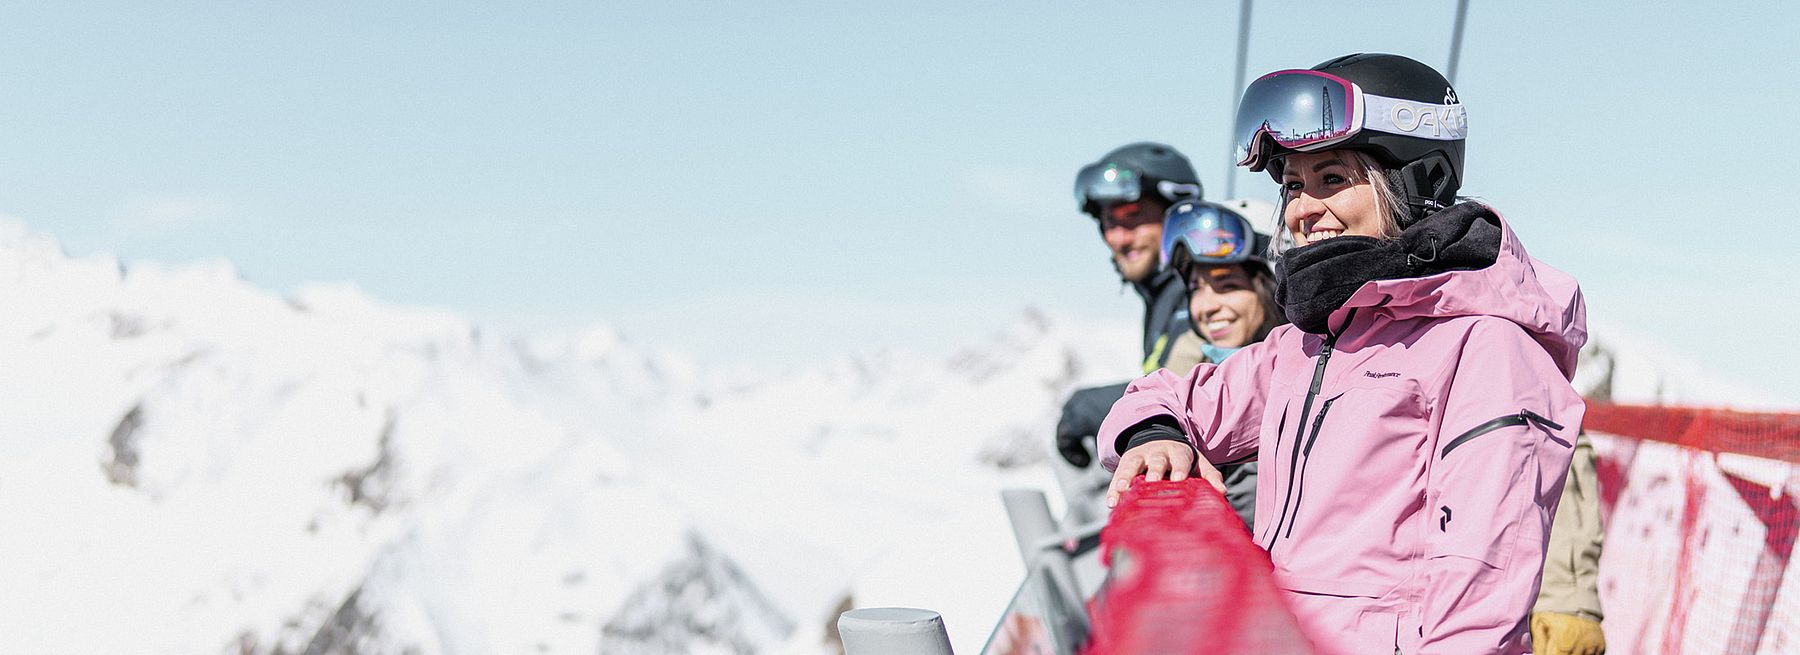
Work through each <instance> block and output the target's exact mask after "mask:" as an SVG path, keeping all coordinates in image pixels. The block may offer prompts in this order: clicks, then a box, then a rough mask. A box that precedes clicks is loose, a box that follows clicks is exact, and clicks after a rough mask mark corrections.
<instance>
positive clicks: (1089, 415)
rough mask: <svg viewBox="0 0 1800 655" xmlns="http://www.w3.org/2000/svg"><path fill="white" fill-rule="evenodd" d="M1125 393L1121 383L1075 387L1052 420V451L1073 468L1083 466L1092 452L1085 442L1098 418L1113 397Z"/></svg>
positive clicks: (1096, 426)
mask: <svg viewBox="0 0 1800 655" xmlns="http://www.w3.org/2000/svg"><path fill="white" fill-rule="evenodd" d="M1123 395H1125V385H1123V384H1115V385H1112V386H1110V387H1092V388H1088V389H1082V390H1079V391H1076V392H1075V393H1074V394H1073V395H1071V396H1069V401H1068V402H1066V403H1063V409H1062V420H1059V421H1057V422H1056V452H1058V453H1061V454H1062V458H1063V459H1064V460H1065V461H1067V462H1069V465H1070V466H1074V467H1075V468H1087V467H1088V465H1089V464H1092V463H1094V455H1093V452H1092V451H1089V450H1088V445H1087V442H1088V440H1089V439H1092V438H1094V435H1095V433H1098V432H1099V431H1100V422H1101V421H1103V420H1106V413H1107V412H1108V411H1110V410H1112V405H1113V402H1114V401H1117V400H1118V399H1119V397H1120V396H1123Z"/></svg>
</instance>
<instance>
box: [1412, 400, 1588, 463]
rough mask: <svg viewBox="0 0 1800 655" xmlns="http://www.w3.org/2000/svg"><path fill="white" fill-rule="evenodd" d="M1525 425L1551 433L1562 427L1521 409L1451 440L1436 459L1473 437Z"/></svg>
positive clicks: (1447, 454) (1448, 453)
mask: <svg viewBox="0 0 1800 655" xmlns="http://www.w3.org/2000/svg"><path fill="white" fill-rule="evenodd" d="M1527 423H1536V424H1538V425H1540V426H1543V427H1544V428H1547V429H1549V430H1551V431H1552V432H1554V431H1558V430H1561V429H1563V426H1561V425H1557V424H1556V422H1555V421H1551V420H1550V419H1547V418H1544V417H1542V416H1539V415H1538V413H1537V412H1533V411H1531V410H1529V409H1521V410H1519V413H1517V414H1507V415H1505V416H1501V417H1498V418H1495V419H1493V420H1490V421H1488V422H1486V423H1482V424H1481V425H1477V426H1475V427H1474V428H1472V429H1470V430H1469V431H1468V432H1464V433H1462V435H1461V436H1458V437H1457V438H1455V439H1451V440H1450V443H1449V444H1447V445H1445V446H1444V452H1442V453H1439V454H1438V459H1443V458H1445V457H1448V456H1449V455H1450V451H1452V450H1455V449H1456V447H1457V446H1461V445H1463V444H1464V443H1467V442H1469V441H1470V440H1472V439H1474V438H1475V437H1479V436H1481V435H1484V434H1487V433H1489V432H1493V431H1495V430H1498V429H1500V428H1506V427H1512V426H1515V425H1525V424H1527Z"/></svg>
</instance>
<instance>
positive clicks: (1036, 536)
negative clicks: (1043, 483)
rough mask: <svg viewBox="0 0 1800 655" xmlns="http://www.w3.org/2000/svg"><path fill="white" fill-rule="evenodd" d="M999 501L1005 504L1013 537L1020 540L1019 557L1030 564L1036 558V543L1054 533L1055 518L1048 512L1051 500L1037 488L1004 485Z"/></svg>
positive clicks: (1029, 565) (1052, 535) (1028, 565)
mask: <svg viewBox="0 0 1800 655" xmlns="http://www.w3.org/2000/svg"><path fill="white" fill-rule="evenodd" d="M1000 502H1001V503H1003V504H1004V505H1006V517H1007V518H1008V519H1011V520H1012V529H1013V539H1014V540H1016V541H1018V542H1019V559H1021V560H1024V561H1025V567H1026V568H1031V565H1032V562H1034V561H1036V560H1037V558H1038V545H1039V544H1040V543H1042V542H1043V541H1044V540H1045V539H1048V538H1050V537H1054V536H1056V519H1055V518H1052V517H1051V516H1050V502H1049V500H1048V499H1046V498H1044V492H1042V491H1038V490H1036V489H1003V490H1001V491H1000Z"/></svg>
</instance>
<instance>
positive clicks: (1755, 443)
mask: <svg viewBox="0 0 1800 655" xmlns="http://www.w3.org/2000/svg"><path fill="white" fill-rule="evenodd" d="M1584 427H1585V428H1586V430H1587V432H1588V435H1589V438H1590V440H1591V441H1593V443H1594V452H1595V459H1596V464H1597V467H1598V469H1599V474H1600V476H1599V477H1600V498H1601V510H1602V515H1603V516H1604V517H1605V525H1606V545H1605V548H1604V550H1603V552H1602V555H1601V561H1600V597H1601V604H1602V606H1603V608H1604V609H1605V611H1606V621H1605V622H1604V623H1603V624H1602V625H1603V626H1604V629H1605V631H1606V638H1607V644H1608V646H1609V650H1610V651H1611V652H1628V653H1665V654H1673V653H1728V654H1754V653H1793V652H1800V573H1796V572H1797V571H1800V567H1794V566H1791V564H1792V560H1793V554H1794V546H1795V542H1796V540H1797V539H1800V503H1796V502H1795V498H1796V497H1795V494H1796V493H1800V467H1796V466H1795V465H1796V464H1800V414H1791V413H1787V414H1778V413H1761V414H1759V413H1748V412H1736V411H1729V410H1720V409H1701V408H1692V407H1664V406H1641V405H1613V404H1608V403H1598V402H1590V403H1589V404H1588V414H1587V418H1586V420H1585V421H1584Z"/></svg>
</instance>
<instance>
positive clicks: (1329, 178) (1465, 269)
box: [1099, 55, 1587, 655]
mask: <svg viewBox="0 0 1800 655" xmlns="http://www.w3.org/2000/svg"><path fill="white" fill-rule="evenodd" d="M1466 130H1467V122H1466V118H1465V115H1464V112H1463V107H1462V105H1461V103H1460V102H1459V101H1458V100H1457V99H1456V94H1455V92H1454V91H1453V90H1452V89H1451V88H1450V85H1449V83H1448V82H1447V81H1445V80H1444V78H1443V76H1442V75H1440V74H1438V73H1437V72H1436V71H1434V70H1432V69H1431V68H1430V67H1428V66H1425V65H1424V64H1421V63H1419V62H1416V61H1413V60H1411V59H1407V58H1405V57H1399V56H1395V55H1350V56H1346V57H1340V58H1337V59H1333V60H1331V61H1328V62H1325V63H1323V64H1320V65H1319V66H1317V67H1315V68H1313V69H1311V70H1306V71H1299V70H1290V71H1278V72H1275V73H1271V74H1269V75H1266V76H1263V77H1262V78H1260V79H1258V80H1257V81H1256V82H1255V83H1253V84H1251V85H1250V86H1249V87H1247V88H1246V90H1245V92H1244V97H1243V100H1242V102H1241V103H1240V105H1239V109H1238V131H1239V133H1240V135H1241V137H1240V138H1241V142H1240V146H1239V147H1240V150H1239V154H1240V155H1242V160H1241V161H1240V162H1239V163H1240V165H1244V166H1248V167H1249V168H1250V169H1251V170H1265V169H1266V170H1268V171H1269V172H1270V173H1271V175H1272V176H1273V177H1274V178H1275V179H1276V180H1277V181H1279V182H1280V183H1281V185H1282V210H1281V211H1282V218H1283V221H1284V223H1285V226H1286V229H1287V231H1288V233H1289V236H1290V237H1291V238H1292V240H1293V244H1294V245H1293V247H1292V248H1290V249H1288V250H1287V251H1286V252H1285V253H1283V254H1282V256H1281V258H1280V260H1279V262H1278V264H1277V266H1278V268H1279V271H1280V278H1281V284H1280V289H1279V292H1278V294H1277V295H1278V299H1279V301H1280V302H1281V304H1282V306H1283V309H1284V310H1285V312H1286V314H1287V317H1288V319H1289V320H1291V321H1293V324H1291V325H1286V326H1282V327H1280V328H1277V329H1275V330H1274V331H1273V332H1271V333H1270V334H1269V335H1268V338H1267V339H1266V340H1264V341H1263V342H1261V343H1257V344H1255V345H1251V346H1249V347H1247V348H1245V349H1243V350H1242V351H1239V352H1238V353H1237V354H1236V355H1233V356H1232V357H1231V358H1230V359H1229V360H1228V361H1226V362H1225V363H1224V364H1223V365H1220V366H1213V365H1207V364H1202V365H1200V366H1199V367H1197V368H1195V369H1194V370H1193V372H1192V373H1190V374H1188V375H1187V376H1185V377H1182V376H1179V375H1177V374H1175V373H1171V372H1169V371H1158V372H1156V373H1154V374H1151V375H1150V376H1147V377H1144V378H1141V379H1139V380H1137V381H1136V382H1134V383H1132V385H1131V387H1130V388H1129V389H1128V390H1127V392H1126V394H1125V396H1124V397H1123V398H1121V399H1120V400H1119V401H1118V403H1117V404H1115V405H1114V406H1113V409H1112V412H1111V414H1109V415H1108V416H1107V418H1106V421H1105V423H1104V424H1103V426H1102V429H1101V432H1100V439H1099V443H1100V445H1101V449H1102V451H1103V452H1102V457H1103V459H1102V462H1103V463H1104V464H1105V465H1106V466H1107V467H1108V468H1112V469H1114V471H1115V473H1114V478H1113V487H1112V494H1114V495H1115V497H1116V494H1117V493H1118V492H1119V491H1122V490H1124V489H1125V488H1126V487H1127V485H1129V484H1130V482H1131V480H1132V479H1133V478H1135V477H1136V476H1138V475H1140V474H1143V475H1145V476H1146V477H1147V478H1148V479H1151V480H1156V479H1162V478H1164V477H1169V478H1173V479H1180V478H1183V477H1185V476H1186V475H1187V474H1188V472H1189V471H1190V470H1192V469H1193V468H1194V467H1195V465H1196V463H1197V462H1196V458H1195V454H1196V453H1197V454H1198V455H1199V456H1200V457H1202V458H1204V460H1205V461H1206V462H1212V463H1227V462H1238V461H1244V460H1249V459H1256V460H1258V461H1259V462H1260V464H1261V476H1260V478H1259V480H1258V487H1257V505H1256V521H1255V525H1256V528H1255V533H1254V538H1255V539H1256V541H1257V543H1258V544H1259V545H1261V546H1262V547H1264V548H1266V549H1267V550H1268V551H1269V555H1270V558H1271V560H1272V561H1273V563H1274V567H1275V573H1276V579H1277V581H1278V582H1279V583H1280V584H1281V586H1282V587H1284V588H1285V590H1286V592H1287V594H1286V596H1287V598H1288V600H1289V601H1290V604H1291V606H1292V607H1293V609H1294V612H1295V614H1296V615H1297V616H1298V617H1299V618H1300V620H1301V624H1302V625H1303V626H1305V628H1306V629H1307V631H1308V635H1309V636H1310V637H1311V638H1312V639H1313V640H1314V642H1315V643H1316V645H1317V646H1318V647H1319V648H1320V649H1321V650H1322V652H1328V653H1362V654H1367V653H1381V654H1385V653H1389V652H1402V653H1450V654H1455V655H1468V654H1474V653H1528V652H1530V650H1531V649H1530V641H1529V640H1530V637H1529V634H1528V632H1527V629H1526V625H1527V623H1526V621H1527V616H1528V615H1529V614H1530V612H1531V607H1532V602H1533V601H1534V600H1535V599H1536V596H1537V590H1538V580H1539V571H1540V569H1541V567H1542V565H1543V559H1544V550H1545V543H1546V540H1547V539H1548V534H1549V530H1550V520H1551V517H1552V516H1553V515H1554V514H1555V509H1556V508H1555V506H1556V503H1557V500H1558V499H1559V498H1560V495H1561V491H1562V487H1563V477H1564V475H1566V474H1567V472H1568V470H1569V458H1570V456H1571V452H1572V444H1573V443H1574V441H1575V436H1576V433H1577V431H1578V430H1579V429H1580V426H1581V418H1582V410H1583V403H1582V399H1581V397H1580V396H1579V395H1578V394H1576V392H1575V390H1574V389H1573V388H1572V387H1571V386H1570V384H1569V379H1570V377H1571V376H1572V375H1573V373H1574V370H1575V361H1576V354H1577V352H1578V351H1579V350H1580V348H1581V345H1582V343H1583V342H1584V341H1585V340H1586V337H1587V335H1586V318H1585V310H1584V308H1583V304H1582V299H1581V291H1580V289H1579V287H1578V286H1577V285H1576V282H1575V280H1574V279H1573V278H1571V277H1569V276H1568V275H1566V274H1564V273H1562V272H1561V271H1557V270H1556V269H1553V268H1551V267H1549V266H1547V265H1545V264H1543V263H1542V262H1539V261H1537V260H1535V259H1532V258H1531V256H1530V255H1529V254H1527V253H1526V251H1525V248H1524V246H1523V245H1522V244H1521V243H1520V242H1519V239H1518V237H1517V236H1516V235H1515V234H1514V233H1513V231H1512V230H1511V229H1510V228H1509V227H1508V226H1507V224H1506V222H1505V221H1504V220H1502V219H1501V217H1500V215H1499V214H1498V213H1497V212H1495V211H1494V210H1493V209H1492V208H1490V207H1488V206H1486V205H1484V204H1481V203H1477V202H1472V201H1463V202H1460V203H1459V202H1457V199H1456V195H1455V194H1456V191H1457V189H1458V188H1459V187H1460V181H1461V170H1462V154H1463V137H1464V135H1465V133H1466ZM1121 453H1123V455H1121ZM1200 468H1201V469H1202V471H1203V473H1204V472H1210V469H1211V467H1209V466H1206V465H1205V464H1204V463H1200ZM1113 500H1114V499H1113V498H1109V502H1112V501H1113Z"/></svg>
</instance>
